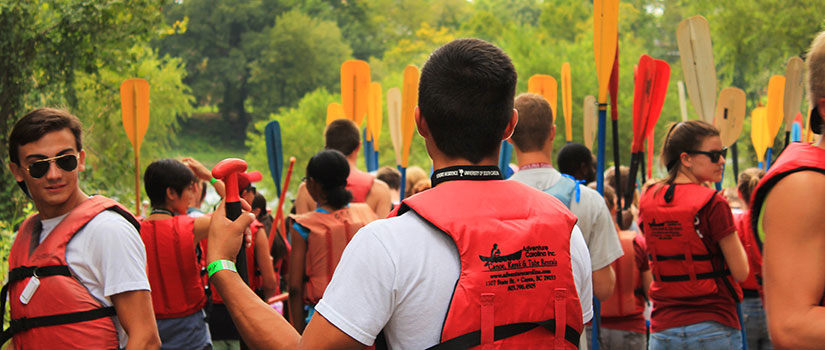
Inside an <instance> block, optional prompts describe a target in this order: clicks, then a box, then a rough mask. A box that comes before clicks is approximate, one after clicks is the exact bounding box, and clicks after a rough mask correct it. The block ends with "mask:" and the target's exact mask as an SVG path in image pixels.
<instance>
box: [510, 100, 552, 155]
mask: <svg viewBox="0 0 825 350" xmlns="http://www.w3.org/2000/svg"><path fill="white" fill-rule="evenodd" d="M515 108H516V110H517V111H518V124H516V128H515V130H513V136H511V139H512V140H513V143H515V145H516V148H518V149H519V150H520V151H522V152H534V151H540V150H541V149H542V147H544V142H545V141H547V138H548V137H550V129H552V128H553V109H552V108H550V103H548V102H547V100H546V99H544V97H542V96H540V95H536V94H531V93H525V94H521V95H518V97H516V101H515Z"/></svg>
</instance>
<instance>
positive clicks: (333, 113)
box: [327, 102, 347, 125]
mask: <svg viewBox="0 0 825 350" xmlns="http://www.w3.org/2000/svg"><path fill="white" fill-rule="evenodd" d="M336 119H347V114H346V113H344V106H341V104H340V103H338V102H332V103H330V104H329V105H328V106H327V125H329V123H332V121H334V120H336Z"/></svg>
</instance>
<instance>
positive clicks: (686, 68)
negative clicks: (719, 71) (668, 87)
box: [676, 16, 716, 123]
mask: <svg viewBox="0 0 825 350" xmlns="http://www.w3.org/2000/svg"><path fill="white" fill-rule="evenodd" d="M676 42H677V44H678V45H679V54H680V56H681V60H682V72H683V73H684V76H685V86H686V87H687V93H688V97H690V101H691V102H692V103H693V109H695V110H696V113H697V114H699V118H701V119H702V120H704V121H706V122H708V123H710V122H713V113H714V111H715V108H716V107H715V103H716V67H715V66H714V65H713V46H712V43H711V41H710V25H708V20H706V19H705V18H704V17H702V16H693V17H691V18H687V19H685V20H683V21H682V22H681V23H679V27H678V28H677V30H676Z"/></svg>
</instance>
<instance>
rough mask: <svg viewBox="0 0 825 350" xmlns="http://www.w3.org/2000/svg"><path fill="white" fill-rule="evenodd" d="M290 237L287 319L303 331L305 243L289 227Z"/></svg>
mask: <svg viewBox="0 0 825 350" xmlns="http://www.w3.org/2000/svg"><path fill="white" fill-rule="evenodd" d="M289 234H290V235H291V236H290V237H292V252H290V253H289V273H288V274H287V276H288V277H287V284H288V285H289V320H290V322H292V325H293V326H295V329H296V330H298V332H301V333H303V331H304V327H305V326H306V325H305V324H304V322H305V321H304V318H305V317H306V316H305V315H304V271H305V270H304V264H305V263H306V251H307V243H306V241H305V240H304V237H301V235H300V234H299V233H298V231H296V230H295V228H293V227H290V228H289Z"/></svg>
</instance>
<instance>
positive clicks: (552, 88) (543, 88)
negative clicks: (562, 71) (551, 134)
mask: <svg viewBox="0 0 825 350" xmlns="http://www.w3.org/2000/svg"><path fill="white" fill-rule="evenodd" d="M527 92H530V93H534V94H537V95H541V96H543V97H544V99H545V100H547V103H549V104H550V109H551V110H553V122H554V123H555V122H556V106H557V105H558V83H556V78H553V77H552V76H549V75H547V74H534V75H533V76H532V77H530V79H528V80H527Z"/></svg>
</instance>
